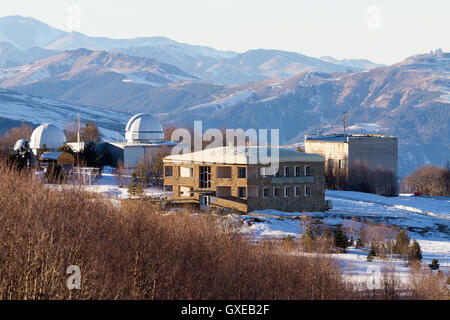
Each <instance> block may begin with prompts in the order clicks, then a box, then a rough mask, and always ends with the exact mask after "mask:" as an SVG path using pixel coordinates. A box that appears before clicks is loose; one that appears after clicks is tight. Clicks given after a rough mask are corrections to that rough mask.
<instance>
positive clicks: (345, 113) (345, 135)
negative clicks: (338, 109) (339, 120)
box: [343, 111, 347, 137]
mask: <svg viewBox="0 0 450 320" xmlns="http://www.w3.org/2000/svg"><path fill="white" fill-rule="evenodd" d="M343 116H344V119H343V120H344V137H347V130H346V124H347V118H346V116H347V111H344V112H343Z"/></svg>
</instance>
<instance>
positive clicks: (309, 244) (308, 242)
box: [302, 226, 316, 252]
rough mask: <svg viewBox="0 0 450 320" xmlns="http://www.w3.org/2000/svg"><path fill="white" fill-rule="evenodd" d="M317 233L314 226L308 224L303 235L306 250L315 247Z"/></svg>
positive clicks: (309, 250) (310, 250)
mask: <svg viewBox="0 0 450 320" xmlns="http://www.w3.org/2000/svg"><path fill="white" fill-rule="evenodd" d="M315 241H316V235H315V232H314V229H313V227H312V226H308V228H307V229H306V231H305V233H304V234H303V235H302V245H303V249H304V250H305V251H306V252H312V251H313V250H314V247H315Z"/></svg>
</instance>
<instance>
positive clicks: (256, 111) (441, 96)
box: [164, 53, 450, 175]
mask: <svg viewBox="0 0 450 320" xmlns="http://www.w3.org/2000/svg"><path fill="white" fill-rule="evenodd" d="M449 60H450V54H448V53H445V54H426V55H419V56H415V57H411V58H409V59H407V60H405V61H404V62H402V63H399V64H397V65H393V66H389V67H381V68H376V69H372V70H370V71H368V72H359V73H350V74H347V73H319V72H305V73H302V74H300V75H298V76H296V77H293V78H290V79H287V80H276V79H273V80H272V81H264V82H261V83H258V84H249V85H243V86H235V87H233V89H234V92H233V93H232V94H231V95H228V96H225V97H220V99H215V100H214V101H212V102H210V103H208V104H202V105H200V106H194V107H190V108H188V109H187V110H185V111H184V112H183V113H178V112H177V113H172V114H168V115H165V116H164V119H166V121H169V122H173V123H192V121H193V120H194V119H197V120H203V121H204V122H205V123H206V125H207V126H211V127H220V126H222V125H227V126H228V127H244V128H249V127H250V128H251V127H253V128H280V129H281V132H280V136H281V139H282V141H281V142H282V143H283V144H292V143H295V142H301V141H302V140H303V135H304V134H307V133H314V132H316V133H318V132H319V131H322V132H324V133H327V132H342V112H343V111H347V112H348V124H349V126H350V130H351V131H353V132H379V133H386V134H394V135H397V136H399V141H400V144H399V169H400V174H401V175H404V174H406V173H409V172H411V171H412V170H414V169H415V168H416V167H417V166H419V165H422V164H426V163H435V164H439V165H443V164H444V163H445V161H446V160H447V159H450V145H449V141H450V134H449V130H448V124H449V123H450V109H449V104H450V100H449V92H450V89H449V88H450V79H449V76H448V72H449V67H448V66H449ZM233 97H234V100H233V99H232V98H233ZM236 97H240V99H236ZM205 108H207V109H205ZM236 114H239V117H236Z"/></svg>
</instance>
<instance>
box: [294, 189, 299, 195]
mask: <svg viewBox="0 0 450 320" xmlns="http://www.w3.org/2000/svg"><path fill="white" fill-rule="evenodd" d="M294 196H296V197H300V187H295V188H294Z"/></svg>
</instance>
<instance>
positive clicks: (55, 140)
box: [30, 123, 66, 150]
mask: <svg viewBox="0 0 450 320" xmlns="http://www.w3.org/2000/svg"><path fill="white" fill-rule="evenodd" d="M65 142H66V136H65V135H64V132H63V131H62V130H61V129H59V128H58V127H56V126H54V125H52V124H50V123H44V124H41V125H40V126H39V127H37V128H36V129H34V131H33V133H32V134H31V138H30V148H31V149H33V150H37V149H42V148H43V147H44V145H45V147H46V148H47V149H48V150H52V149H53V150H56V149H58V148H59V147H61V146H62V145H64V143H65Z"/></svg>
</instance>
